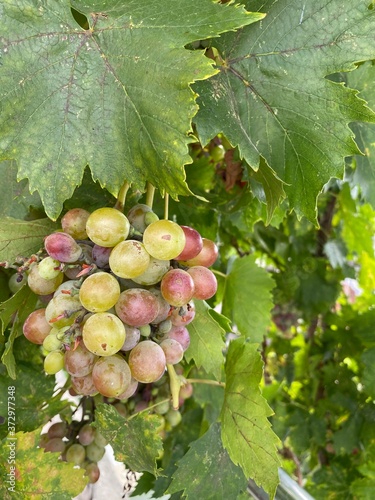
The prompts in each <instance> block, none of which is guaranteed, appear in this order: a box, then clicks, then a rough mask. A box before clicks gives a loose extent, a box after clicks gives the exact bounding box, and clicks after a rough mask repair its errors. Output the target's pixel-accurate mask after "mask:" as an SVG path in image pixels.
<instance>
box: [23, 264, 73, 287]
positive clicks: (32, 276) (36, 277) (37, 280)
mask: <svg viewBox="0 0 375 500" xmlns="http://www.w3.org/2000/svg"><path fill="white" fill-rule="evenodd" d="M63 279H64V274H63V273H62V272H59V274H58V275H57V276H56V277H55V278H52V279H49V280H46V279H44V278H42V277H41V275H40V274H39V266H38V265H37V264H36V265H34V266H32V268H31V269H30V272H29V274H28V276H27V284H28V285H29V288H30V289H31V290H32V291H33V292H34V293H36V294H37V295H49V294H50V293H53V292H54V291H55V290H56V289H57V288H58V287H59V286H60V285H61V283H62V280H63Z"/></svg>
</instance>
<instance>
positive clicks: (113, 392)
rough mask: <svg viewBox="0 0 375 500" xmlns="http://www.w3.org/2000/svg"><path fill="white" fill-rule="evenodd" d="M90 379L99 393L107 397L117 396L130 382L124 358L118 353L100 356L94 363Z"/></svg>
mask: <svg viewBox="0 0 375 500" xmlns="http://www.w3.org/2000/svg"><path fill="white" fill-rule="evenodd" d="M92 379H93V382H94V385H95V387H96V388H97V390H98V391H99V392H100V394H102V395H103V396H107V397H108V398H117V397H118V395H119V394H122V393H123V392H124V391H125V390H126V389H127V387H128V386H129V384H130V381H131V373H130V368H129V366H128V363H127V362H126V361H125V359H124V358H123V357H122V356H119V355H118V354H115V355H113V356H107V357H105V358H100V359H99V360H98V361H97V362H96V363H95V365H94V369H93V371H92Z"/></svg>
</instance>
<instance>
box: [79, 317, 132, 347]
mask: <svg viewBox="0 0 375 500" xmlns="http://www.w3.org/2000/svg"><path fill="white" fill-rule="evenodd" d="M125 336H126V333H125V326H124V325H123V323H122V322H121V320H120V319H119V318H118V317H117V316H115V315H114V314H111V313H105V312H103V313H95V314H93V315H92V316H90V317H89V318H88V319H87V321H86V322H85V324H84V325H83V330H82V338H83V342H84V344H85V346H86V347H87V349H88V350H89V351H91V352H92V353H93V354H96V355H98V356H111V355H112V354H115V353H116V352H118V351H119V350H120V349H121V347H122V345H123V343H124V342H125Z"/></svg>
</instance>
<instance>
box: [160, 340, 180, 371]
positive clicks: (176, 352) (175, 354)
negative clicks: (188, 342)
mask: <svg viewBox="0 0 375 500" xmlns="http://www.w3.org/2000/svg"><path fill="white" fill-rule="evenodd" d="M160 347H161V348H162V349H163V351H164V354H165V359H166V361H167V364H169V365H176V364H177V363H179V362H180V361H181V360H182V358H183V357H184V350H183V348H182V345H181V344H180V343H179V342H178V341H177V340H175V339H164V340H163V341H162V342H160Z"/></svg>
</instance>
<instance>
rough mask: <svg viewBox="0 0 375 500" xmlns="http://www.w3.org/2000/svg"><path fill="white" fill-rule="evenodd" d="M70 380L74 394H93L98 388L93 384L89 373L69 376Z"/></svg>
mask: <svg viewBox="0 0 375 500" xmlns="http://www.w3.org/2000/svg"><path fill="white" fill-rule="evenodd" d="M70 382H71V384H72V387H73V389H74V391H75V392H76V394H79V395H81V396H93V395H94V394H97V393H98V389H97V388H96V387H95V385H94V382H93V379H92V375H91V373H89V374H88V375H85V376H84V377H71V380H70Z"/></svg>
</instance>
